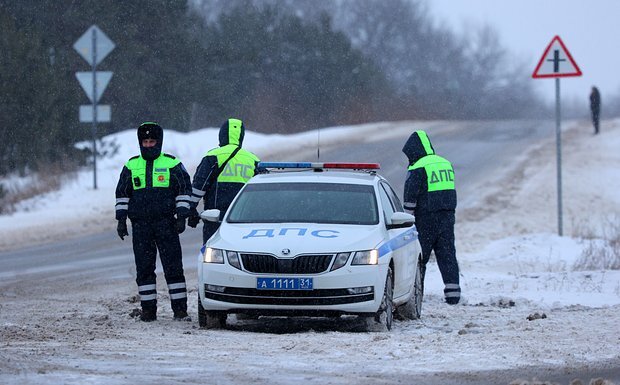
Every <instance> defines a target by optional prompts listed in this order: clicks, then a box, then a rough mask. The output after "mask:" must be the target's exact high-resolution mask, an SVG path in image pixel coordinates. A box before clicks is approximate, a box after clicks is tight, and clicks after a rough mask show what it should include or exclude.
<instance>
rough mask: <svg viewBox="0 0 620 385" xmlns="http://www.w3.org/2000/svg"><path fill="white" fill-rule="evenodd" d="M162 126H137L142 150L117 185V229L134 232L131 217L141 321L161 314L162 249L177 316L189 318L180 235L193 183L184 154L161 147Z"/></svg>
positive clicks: (119, 232) (187, 213) (164, 266)
mask: <svg viewBox="0 0 620 385" xmlns="http://www.w3.org/2000/svg"><path fill="white" fill-rule="evenodd" d="M163 139H164V132H163V129H162V128H161V127H160V126H159V125H158V124H157V123H154V122H145V123H142V124H141V125H140V127H138V144H139V145H140V155H137V156H134V157H132V158H130V159H129V161H128V162H127V163H126V164H125V166H124V167H123V170H122V172H121V175H120V178H119V180H118V184H117V186H116V219H117V220H118V227H117V232H118V235H119V237H120V238H121V239H123V240H124V238H125V236H128V235H129V232H128V230H127V218H129V219H130V220H131V227H132V236H133V237H132V238H133V251H134V256H135V263H136V275H137V277H136V283H137V284H138V293H139V295H140V304H141V306H142V313H141V315H140V319H141V320H142V321H146V322H148V321H154V320H156V319H157V287H156V275H155V264H156V255H157V251H159V256H160V259H161V263H162V266H163V268H164V275H165V277H166V282H167V284H168V292H169V294H170V301H171V305H172V311H173V312H174V318H175V319H179V320H181V319H184V320H189V317H188V315H187V288H186V284H185V276H184V273H183V260H182V253H181V243H180V241H179V234H180V233H182V232H183V231H184V230H185V221H186V218H187V217H188V215H189V210H190V203H189V201H190V195H191V193H192V186H191V181H190V177H189V174H188V173H187V171H186V170H185V167H184V166H183V164H182V163H181V161H180V160H179V159H176V158H175V157H174V156H172V155H169V154H164V153H162V152H161V148H162V143H163Z"/></svg>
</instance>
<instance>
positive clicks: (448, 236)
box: [403, 131, 461, 305]
mask: <svg viewBox="0 0 620 385" xmlns="http://www.w3.org/2000/svg"><path fill="white" fill-rule="evenodd" d="M403 153H404V154H405V155H406V156H407V158H408V159H409V168H408V173H407V180H406V181H405V192H404V201H405V204H404V207H405V210H407V211H409V212H412V213H413V214H414V216H415V225H416V228H417V230H418V234H419V240H420V246H421V247H422V261H421V262H422V279H424V273H425V272H426V264H427V263H428V260H429V258H430V255H431V251H433V250H434V251H435V257H436V258H437V265H438V267H439V271H440V272H441V276H442V278H443V282H444V295H445V299H446V302H447V303H448V304H451V305H455V304H457V303H459V300H460V298H461V288H460V286H459V265H458V262H457V260H456V249H455V246H454V222H455V210H456V190H455V187H454V169H453V168H452V164H451V163H450V162H449V161H448V160H447V159H445V158H442V157H440V156H438V155H436V154H435V150H434V149H433V146H432V145H431V141H430V140H429V138H428V136H427V134H426V132H424V131H416V132H414V133H413V134H411V136H410V137H409V139H408V140H407V142H406V143H405V146H404V147H403Z"/></svg>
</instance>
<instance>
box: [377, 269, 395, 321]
mask: <svg viewBox="0 0 620 385" xmlns="http://www.w3.org/2000/svg"><path fill="white" fill-rule="evenodd" d="M393 281H394V273H393V272H392V268H391V267H389V268H388V272H387V277H386V278H385V289H384V290H383V298H382V299H381V306H379V310H378V311H377V313H376V314H375V322H377V323H378V324H380V325H382V326H383V327H385V328H386V329H387V330H391V329H392V322H393V321H394V287H393V285H392V282H393Z"/></svg>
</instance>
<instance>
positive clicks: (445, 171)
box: [408, 154, 454, 191]
mask: <svg viewBox="0 0 620 385" xmlns="http://www.w3.org/2000/svg"><path fill="white" fill-rule="evenodd" d="M418 168H424V171H426V180H427V183H428V190H427V191H441V190H454V169H453V168H452V164H451V163H450V162H449V161H448V160H447V159H445V158H442V157H441V156H439V155H435V154H433V155H426V156H424V157H422V158H420V159H418V161H417V162H415V163H414V164H413V165H411V166H409V168H408V170H409V171H411V170H415V169H418Z"/></svg>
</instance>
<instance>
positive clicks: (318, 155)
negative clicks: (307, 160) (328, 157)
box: [316, 127, 321, 160]
mask: <svg viewBox="0 0 620 385" xmlns="http://www.w3.org/2000/svg"><path fill="white" fill-rule="evenodd" d="M320 158H321V127H319V129H318V130H317V138H316V160H319V159H320Z"/></svg>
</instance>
